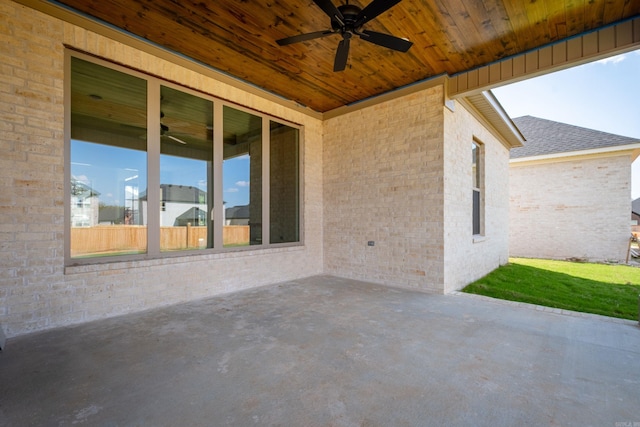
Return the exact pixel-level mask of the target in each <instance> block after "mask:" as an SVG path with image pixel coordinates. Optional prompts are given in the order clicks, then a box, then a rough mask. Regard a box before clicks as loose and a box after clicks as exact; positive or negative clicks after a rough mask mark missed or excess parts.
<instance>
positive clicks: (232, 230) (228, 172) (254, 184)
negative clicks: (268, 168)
mask: <svg viewBox="0 0 640 427" xmlns="http://www.w3.org/2000/svg"><path fill="white" fill-rule="evenodd" d="M223 120H224V123H223V133H224V140H223V147H224V148H223V150H224V161H223V168H222V180H223V183H222V185H223V189H224V195H223V197H224V207H225V210H224V213H225V218H224V229H223V233H222V236H223V244H224V246H225V247H230V246H247V245H260V244H262V118H261V117H258V116H254V115H252V114H249V113H247V112H244V111H240V110H236V109H235V108H231V107H227V106H225V107H224V112H223Z"/></svg>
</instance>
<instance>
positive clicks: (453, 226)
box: [444, 102, 509, 292]
mask: <svg viewBox="0 0 640 427" xmlns="http://www.w3.org/2000/svg"><path fill="white" fill-rule="evenodd" d="M464 107H465V106H464V105H463V104H462V103H459V102H456V105H455V110H454V112H452V111H449V110H445V116H444V117H445V145H444V147H445V150H444V165H445V170H444V173H445V176H446V179H445V182H444V191H445V198H444V202H445V209H444V218H445V220H444V224H445V228H444V243H445V245H444V254H445V255H444V270H445V292H449V291H453V290H457V289H461V288H462V287H464V286H465V285H467V284H468V283H470V282H472V281H474V280H476V279H479V278H481V277H483V276H484V275H486V274H487V273H489V272H490V271H492V270H493V269H495V268H497V267H498V266H500V265H502V264H505V263H506V262H507V261H508V222H509V217H508V216H509V205H508V196H509V187H508V183H507V177H508V173H509V172H508V161H509V151H508V149H507V148H505V146H504V145H503V144H502V143H500V142H499V141H498V140H497V139H496V137H495V136H494V135H493V134H492V133H490V132H489V131H488V130H487V129H486V128H485V127H484V126H483V125H482V124H481V123H480V122H478V120H476V119H475V118H474V117H473V116H472V115H471V114H470V113H469V111H467V110H466V109H465V108H464ZM474 138H475V139H476V141H478V142H480V143H481V144H482V145H483V151H484V155H483V161H484V185H483V188H482V190H483V191H482V193H483V196H484V209H483V212H482V214H483V217H484V233H483V236H481V237H475V238H474V236H473V235H472V234H473V230H472V222H471V221H472V211H473V205H472V185H473V184H472V170H471V143H472V141H473V140H474Z"/></svg>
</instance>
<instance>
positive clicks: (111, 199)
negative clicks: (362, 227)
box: [65, 53, 301, 265]
mask: <svg viewBox="0 0 640 427" xmlns="http://www.w3.org/2000/svg"><path fill="white" fill-rule="evenodd" d="M67 58H68V67H69V70H70V76H71V79H70V84H69V85H68V86H67V87H68V89H67V96H68V100H69V102H68V104H67V105H68V106H69V108H68V110H67V115H68V122H67V123H69V128H68V129H69V130H68V132H67V135H68V136H67V151H66V153H67V154H66V158H67V168H66V173H67V177H66V180H67V190H66V191H67V193H66V194H67V203H66V208H65V209H66V224H67V228H66V261H67V264H68V265H69V264H83V263H93V262H102V261H106V260H116V259H123V260H124V259H144V258H157V257H160V256H168V255H171V254H173V255H175V254H180V253H198V252H202V251H219V250H229V248H232V249H233V250H243V249H249V248H251V249H256V248H268V247H272V246H276V245H280V246H281V245H283V244H288V245H291V244H300V234H301V233H300V229H301V214H300V212H301V206H300V199H301V198H300V188H301V185H300V180H301V167H300V162H301V155H300V152H301V142H300V129H299V128H298V127H296V126H294V125H291V124H287V123H284V122H281V121H279V120H276V119H274V118H271V117H268V116H266V115H264V114H259V113H256V112H252V111H250V110H247V109H242V108H241V107H237V106H233V105H228V103H225V102H224V101H222V100H218V99H215V98H213V97H211V96H207V95H205V94H202V93H197V92H194V91H191V90H189V89H187V88H183V87H180V86H177V85H175V84H170V83H167V82H164V81H161V80H159V79H157V78H153V77H151V76H146V75H144V74H141V73H136V72H132V71H130V70H127V69H124V68H121V67H118V66H115V65H112V64H108V63H106V62H104V63H103V62H102V61H99V60H95V59H92V58H88V57H85V56H84V55H81V54H75V53H74V54H71V53H68V57H67Z"/></svg>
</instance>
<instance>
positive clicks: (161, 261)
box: [64, 244, 306, 275]
mask: <svg viewBox="0 0 640 427" xmlns="http://www.w3.org/2000/svg"><path fill="white" fill-rule="evenodd" d="M305 249H306V246H305V245H303V244H300V245H295V246H285V247H280V248H268V249H255V250H242V251H225V252H209V253H205V254H191V255H184V256H164V257H158V258H149V259H139V260H131V259H129V260H113V261H111V260H110V261H107V262H100V263H93V264H78V265H68V266H65V268H64V274H65V275H67V274H84V273H96V272H98V273H99V272H105V271H118V270H125V269H131V268H153V267H162V266H166V265H175V264H184V263H191V262H202V261H215V260H225V259H230V258H240V257H247V256H260V255H272V254H277V253H283V252H296V251H301V250H305Z"/></svg>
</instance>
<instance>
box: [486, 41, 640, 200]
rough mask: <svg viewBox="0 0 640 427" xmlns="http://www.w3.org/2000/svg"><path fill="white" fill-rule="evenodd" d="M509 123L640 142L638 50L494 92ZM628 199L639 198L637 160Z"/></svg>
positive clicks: (639, 52) (639, 51)
mask: <svg viewBox="0 0 640 427" xmlns="http://www.w3.org/2000/svg"><path fill="white" fill-rule="evenodd" d="M492 92H493V94H494V95H495V96H496V98H498V100H499V101H500V104H502V107H503V108H504V109H505V111H506V112H507V113H508V114H509V116H510V117H511V118H516V117H520V116H526V115H530V116H535V117H539V118H542V119H548V120H553V121H556V122H561V123H567V124H571V125H574V126H581V127H585V128H589V129H595V130H599V131H603V132H609V133H613V134H617V135H624V136H628V137H631V138H637V139H638V140H639V142H640V50H636V51H632V52H628V53H625V54H622V55H618V56H614V57H610V58H606V59H603V60H600V61H596V62H591V63H588V64H585V65H581V66H578V67H573V68H570V69H567V70H564V71H559V72H556V73H552V74H548V75H545V76H541V77H536V78H533V79H529V80H525V81H522V82H519V83H514V84H511V85H508V86H503V87H500V88H496V89H492ZM631 187H632V189H631V198H632V199H636V198H638V197H640V158H639V159H636V161H635V162H634V163H633V166H632V180H631Z"/></svg>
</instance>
